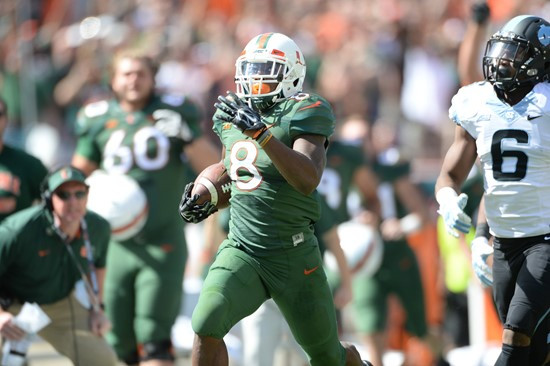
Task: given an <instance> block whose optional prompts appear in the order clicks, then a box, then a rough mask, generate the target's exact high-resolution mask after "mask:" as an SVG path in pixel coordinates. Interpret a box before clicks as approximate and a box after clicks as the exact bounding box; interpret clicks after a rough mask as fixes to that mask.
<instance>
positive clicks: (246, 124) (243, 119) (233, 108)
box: [214, 92, 267, 140]
mask: <svg viewBox="0 0 550 366" xmlns="http://www.w3.org/2000/svg"><path fill="white" fill-rule="evenodd" d="M218 101H219V103H215V104H214V107H216V108H217V109H219V110H220V111H222V112H223V113H222V114H221V115H220V119H222V120H224V121H226V122H231V123H233V125H235V127H237V128H238V129H239V130H240V131H241V132H245V131H250V132H251V134H249V136H250V137H252V138H253V139H255V140H257V139H258V137H259V136H260V135H261V134H262V132H264V131H265V130H266V129H267V126H266V125H265V124H264V123H263V122H262V118H261V117H260V114H259V113H258V112H256V111H255V110H254V109H252V108H251V107H250V106H249V105H248V104H246V103H245V102H244V101H243V100H242V99H240V98H239V97H238V96H237V95H235V93H233V92H227V97H224V96H221V95H220V96H219V97H218Z"/></svg>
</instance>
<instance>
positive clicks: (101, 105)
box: [83, 100, 109, 118]
mask: <svg viewBox="0 0 550 366" xmlns="http://www.w3.org/2000/svg"><path fill="white" fill-rule="evenodd" d="M108 110H109V102H108V101H106V100H100V101H99V102H93V103H90V104H88V105H86V106H84V107H83V112H84V117H86V118H95V117H99V116H102V115H104V114H105V113H107V111H108Z"/></svg>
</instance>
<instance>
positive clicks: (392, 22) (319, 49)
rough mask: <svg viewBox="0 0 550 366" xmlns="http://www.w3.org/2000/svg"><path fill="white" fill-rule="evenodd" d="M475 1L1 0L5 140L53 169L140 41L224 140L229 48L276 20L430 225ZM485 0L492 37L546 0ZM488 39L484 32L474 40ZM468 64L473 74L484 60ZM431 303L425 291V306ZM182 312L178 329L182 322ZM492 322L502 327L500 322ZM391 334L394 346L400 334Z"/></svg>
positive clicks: (318, 87) (312, 86) (193, 242)
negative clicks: (402, 175)
mask: <svg viewBox="0 0 550 366" xmlns="http://www.w3.org/2000/svg"><path fill="white" fill-rule="evenodd" d="M472 3H473V1H469V0H338V1H334V0H333V1H329V0H299V1H296V0H117V1H112V0H2V1H0V95H1V96H2V97H3V98H4V99H5V100H6V101H7V104H8V106H9V108H8V112H9V124H8V129H7V132H6V135H5V140H6V142H7V143H9V144H11V145H14V146H18V147H21V148H24V149H26V150H27V151H28V152H30V153H32V154H34V155H36V156H38V157H39V158H40V159H41V160H42V161H43V163H44V164H45V165H47V166H48V167H54V166H57V165H59V164H62V163H68V162H69V161H70V158H71V156H72V154H73V150H74V145H75V139H76V136H75V134H74V123H75V119H76V118H75V117H76V116H75V114H76V111H77V110H78V109H79V108H80V107H81V106H82V105H84V104H86V103H90V102H93V101H97V100H99V99H104V98H106V97H108V96H110V95H111V94H110V93H111V91H110V88H109V78H110V75H109V73H110V69H109V65H110V61H111V58H112V55H113V53H114V52H115V51H116V50H117V49H119V48H123V47H127V46H134V47H139V48H143V49H144V50H146V51H147V52H148V53H149V54H150V55H151V56H153V57H154V58H155V59H156V60H157V61H158V63H159V65H160V68H159V72H158V74H157V76H156V85H157V88H158V89H159V90H161V91H163V92H165V93H168V94H185V95H188V96H189V97H191V98H192V99H193V100H195V101H196V102H198V103H199V104H200V106H201V107H202V108H203V111H204V116H205V118H204V121H203V124H204V125H203V127H204V133H205V134H207V135H208V136H210V137H211V138H212V141H213V142H214V143H216V144H219V140H218V138H217V137H216V136H215V135H213V133H212V132H211V120H210V117H211V116H212V114H213V112H214V107H213V104H214V101H215V100H216V97H217V96H218V95H220V94H224V93H225V91H226V90H234V83H233V76H234V64H235V60H236V58H237V57H238V55H239V54H240V52H241V50H242V49H243V47H244V45H245V44H246V43H247V42H248V40H249V39H251V38H252V37H253V36H255V35H257V34H259V33H263V32H271V31H276V32H281V33H284V34H286V35H288V36H290V37H291V38H293V39H294V40H295V41H296V43H297V44H298V45H299V46H300V48H301V49H302V51H303V53H304V55H305V57H306V63H307V76H306V84H305V88H304V89H305V90H307V91H315V92H317V93H319V94H320V95H322V96H324V97H325V98H326V99H327V100H328V101H329V102H330V103H331V104H332V106H333V108H334V111H335V114H336V117H337V120H338V121H344V120H347V119H349V118H351V117H352V116H359V119H360V120H362V121H363V123H364V124H365V127H367V128H368V129H369V130H370V131H372V134H373V136H375V137H374V138H375V140H376V141H378V142H381V143H383V144H386V147H388V146H391V147H393V148H395V149H397V150H398V151H399V154H400V156H401V157H402V158H404V159H406V160H408V161H410V163H411V179H412V180H413V182H414V183H415V184H418V186H419V187H421V188H422V191H423V192H424V193H425V199H426V205H427V206H429V207H430V208H433V209H431V211H430V212H431V213H432V214H433V221H434V227H435V221H436V212H435V206H434V202H433V201H434V200H433V198H432V196H433V193H432V192H433V184H434V181H435V178H436V176H437V174H438V172H439V168H440V165H441V161H442V157H443V154H444V152H445V151H446V150H447V148H448V146H449V145H450V141H451V139H452V136H453V134H454V126H453V124H452V122H450V121H449V119H448V117H447V112H448V108H449V106H450V100H451V97H452V96H453V95H454V94H455V93H456V91H457V90H458V88H459V87H460V85H461V80H460V77H459V73H458V68H457V59H458V57H457V55H458V50H459V47H460V45H461V42H462V40H463V39H464V36H465V33H466V29H467V26H468V22H469V21H471V18H472V13H471V7H472ZM488 4H489V6H490V9H491V14H490V19H489V23H488V27H487V28H488V29H487V34H486V36H489V35H490V34H491V33H492V32H493V31H495V30H496V29H498V28H499V27H500V26H501V25H502V24H504V22H505V21H507V20H508V19H509V18H511V17H512V16H515V15H518V14H535V15H539V16H542V17H545V18H546V19H548V18H549V15H550V2H548V1H545V0H523V1H521V0H492V1H488ZM486 39H487V37H485V40H486ZM484 46H485V43H484V42H483V43H480V44H479V48H480V52H483V48H484ZM476 65H478V68H479V70H476V72H477V73H481V59H479V62H477V63H476ZM348 137H349V136H348ZM194 230H195V231H194ZM192 231H194V232H191V233H190V234H189V242H188V244H189V247H190V252H191V256H190V259H191V260H192V259H193V253H194V252H197V250H194V248H197V247H199V246H200V241H201V233H200V229H199V228H195V229H193V230H192ZM432 234H433V233H432ZM426 235H428V236H424V237H421V238H420V241H427V240H432V239H433V240H434V243H435V244H434V245H435V248H436V251H435V252H433V251H432V252H429V254H428V255H431V256H435V257H437V258H436V261H435V262H433V261H432V262H431V263H437V262H438V261H437V259H439V258H440V257H439V256H438V253H439V252H438V251H437V248H438V246H439V247H440V245H441V243H438V242H437V237H436V235H431V234H430V233H428V234H426ZM420 262H421V263H422V260H420ZM444 266H445V264H442V265H441V267H440V266H439V265H437V266H436V268H426V267H424V268H423V270H427V271H431V272H434V273H435V275H433V276H432V277H433V278H436V279H437V278H441V277H442V276H443V274H442V273H443V272H444ZM192 270H193V266H189V271H192ZM435 281H437V280H435ZM472 281H473V280H472ZM189 286H190V287H189V289H188V292H190V293H194V291H196V287H195V288H194V287H193V285H192V284H190V285H189ZM438 286H439V287H437V286H436V288H438V289H440V291H439V292H438V293H437V294H438V296H439V298H441V299H443V300H440V301H439V302H437V301H436V302H437V304H439V305H438V307H437V308H436V309H435V310H433V309H432V310H429V309H427V311H428V312H429V313H430V314H431V315H432V316H431V317H429V318H430V319H431V321H432V322H433V323H434V324H437V323H438V322H439V323H442V322H443V321H442V319H443V318H444V317H445V309H446V306H447V305H448V304H446V302H445V292H446V291H449V288H448V286H447V287H445V284H442V285H441V284H440V285H438ZM476 286H477V288H478V290H477V292H476V295H472V296H470V300H471V298H473V297H475V298H476V299H481V300H479V301H482V300H483V299H482V298H483V296H484V292H485V290H483V289H481V287H480V286H479V284H476ZM468 291H469V290H468ZM189 298H190V299H192V296H190V297H189ZM471 301H472V300H471ZM476 301H477V300H476ZM433 304H434V302H433V301H428V306H431V305H433ZM190 306H191V305H190ZM186 311H189V309H187V310H186ZM183 312H185V311H184V310H182V313H183ZM466 321H467V320H466ZM182 324H183V325H181V326H182V327H184V328H185V326H186V323H182ZM349 331H350V332H352V329H351V330H349ZM482 333H483V335H482V336H479V332H477V336H476V337H477V338H476V340H475V342H474V339H470V341H468V342H469V344H473V343H476V342H477V343H478V344H484V342H486V341H487V340H488V339H489V338H490V334H489V333H491V331H488V332H487V333H486V332H482ZM494 333H495V334H497V336H495V337H496V338H497V339H498V337H499V335H500V334H499V332H498V331H496V332H494ZM470 334H472V333H470ZM480 337H481V338H480ZM471 338H472V337H471ZM395 339H397V340H396V341H395V343H394V344H395V345H396V346H395V347H396V348H399V344H400V343H399V337H397V338H395ZM395 339H394V340H395ZM480 357H481V356H480ZM480 362H481V361H480ZM35 364H40V363H35ZM388 364H389V363H388ZM480 364H481V363H480ZM251 366H252V365H251Z"/></svg>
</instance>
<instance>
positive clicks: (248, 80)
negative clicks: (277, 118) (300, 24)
mask: <svg viewBox="0 0 550 366" xmlns="http://www.w3.org/2000/svg"><path fill="white" fill-rule="evenodd" d="M235 66H236V67H235V68H236V71H235V84H236V87H237V95H239V97H241V98H244V99H246V100H247V101H248V102H249V104H250V106H251V107H253V108H255V109H256V110H258V111H265V110H267V109H269V108H271V107H273V106H274V105H275V104H276V103H278V102H281V101H283V100H285V99H286V98H288V97H291V96H292V95H294V94H296V93H298V92H300V91H302V84H303V82H304V78H305V72H306V66H305V62H304V59H303V55H302V52H301V51H300V49H299V48H298V46H297V45H296V44H295V43H294V41H292V40H291V39H290V38H288V37H287V36H285V35H283V34H280V33H266V34H262V35H259V36H257V37H255V38H253V39H252V40H251V41H250V42H249V43H248V45H247V46H246V47H245V49H244V51H243V53H242V54H241V56H240V57H239V58H238V59H237V61H236V63H235Z"/></svg>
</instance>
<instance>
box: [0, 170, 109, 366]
mask: <svg viewBox="0 0 550 366" xmlns="http://www.w3.org/2000/svg"><path fill="white" fill-rule="evenodd" d="M42 199H43V204H42V205H36V206H33V207H30V208H27V209H24V210H22V211H20V212H17V213H15V214H13V215H11V216H9V217H8V218H7V219H6V220H4V221H3V222H2V224H1V225H0V294H2V295H3V301H2V307H1V308H0V335H1V336H2V338H3V339H4V341H6V340H11V341H17V340H21V339H22V338H24V337H25V332H24V331H23V330H22V329H20V328H19V327H17V326H16V325H15V324H14V322H13V317H14V315H15V314H18V312H19V310H20V309H21V306H22V304H24V303H25V302H29V303H33V302H35V303H37V304H38V305H39V306H40V307H41V309H42V310H43V311H44V312H45V313H46V314H47V315H48V316H49V317H50V319H51V323H50V324H49V325H47V326H46V327H45V328H43V329H42V330H41V331H39V332H38V334H39V335H40V336H41V337H42V338H43V339H44V340H46V341H47V342H49V343H50V344H51V345H52V346H53V347H54V348H55V349H56V350H57V351H58V352H59V353H61V354H62V355H64V356H66V357H68V358H69V359H71V361H72V362H73V363H74V364H75V365H82V366H84V365H98V366H99V365H101V366H104V365H116V364H117V359H116V355H115V353H114V351H113V350H112V349H111V348H110V347H109V345H108V344H107V343H106V341H105V340H104V339H103V338H102V335H103V333H104V332H105V331H106V330H107V329H108V327H109V321H108V320H107V318H106V317H105V315H104V314H103V309H102V307H101V287H102V283H103V277H104V272H105V257H106V253H107V245H108V243H109V239H110V233H111V230H110V227H109V223H108V222H107V221H106V220H105V219H103V218H101V217H100V216H99V215H97V214H95V213H93V212H87V211H86V203H87V200H88V186H87V184H86V183H85V175H84V174H83V173H82V172H81V171H80V170H78V169H76V168H74V167H71V166H64V167H61V168H60V169H57V170H55V171H53V172H51V173H50V174H49V175H48V176H46V178H45V180H44V183H43V185H42ZM80 279H83V280H84V282H85V283H86V284H87V286H86V287H87V289H88V293H89V298H90V303H91V304H92V306H91V308H90V309H87V308H85V307H84V306H82V305H81V304H80V303H79V302H78V301H77V300H76V298H75V297H74V296H73V288H74V286H75V283H76V282H77V281H78V280H80Z"/></svg>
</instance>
